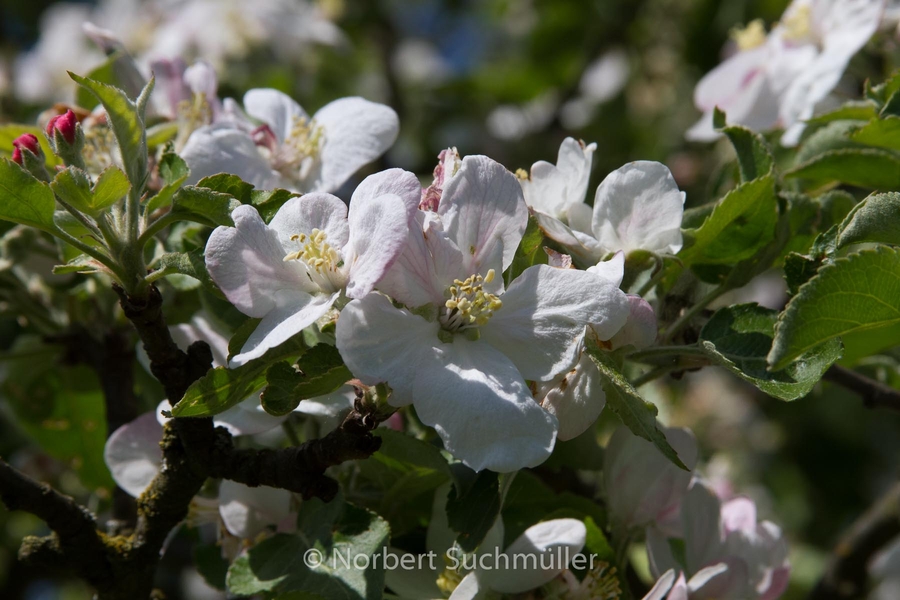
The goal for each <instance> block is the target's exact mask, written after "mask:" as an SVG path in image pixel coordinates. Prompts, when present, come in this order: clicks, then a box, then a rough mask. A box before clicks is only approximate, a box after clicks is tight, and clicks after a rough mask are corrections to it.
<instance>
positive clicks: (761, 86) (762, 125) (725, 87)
mask: <svg viewBox="0 0 900 600" xmlns="http://www.w3.org/2000/svg"><path fill="white" fill-rule="evenodd" d="M884 4H885V2H884V0H794V1H793V2H792V3H791V5H790V6H788V8H787V10H785V12H784V15H783V16H782V18H781V21H780V22H779V23H778V24H776V25H775V26H774V27H773V28H772V31H771V32H770V33H769V34H768V36H766V33H765V28H764V26H763V24H762V21H759V20H757V21H754V22H752V23H750V25H748V26H747V28H746V29H744V30H741V31H737V32H736V33H735V34H734V37H735V38H736V42H737V45H738V52H737V53H736V54H735V55H734V56H732V57H731V58H729V59H728V60H726V61H725V62H723V63H722V64H720V65H719V66H718V67H716V68H715V69H713V70H712V71H710V72H709V73H708V74H707V75H706V76H705V77H704V78H703V79H702V80H701V81H700V83H698V84H697V88H696V90H695V91H694V103H695V104H696V105H697V108H699V109H700V110H702V111H703V112H704V115H703V117H702V118H701V119H700V121H699V122H698V123H697V124H696V125H695V126H694V127H693V128H692V129H691V130H690V131H688V133H687V137H688V139H693V140H711V139H715V138H716V137H717V135H718V134H717V133H716V131H715V130H714V129H713V126H712V113H713V109H714V108H715V107H717V106H718V107H719V108H720V109H722V110H724V111H725V112H726V113H727V115H728V120H729V121H730V122H732V123H736V124H740V125H745V126H747V127H749V128H750V129H753V130H756V131H764V130H768V129H772V128H775V127H782V128H784V129H786V131H785V133H784V135H783V136H782V139H781V141H782V143H783V144H785V145H794V144H796V143H797V141H798V140H799V138H800V134H801V133H802V132H803V128H804V124H803V121H805V120H807V119H809V118H811V117H812V116H813V115H814V113H815V109H816V105H818V104H819V103H820V102H821V101H822V100H824V99H825V97H826V96H828V94H830V93H831V91H832V90H833V89H834V88H835V86H836V85H837V84H838V82H839V80H840V78H841V76H842V75H843V73H844V70H845V69H846V68H847V63H848V62H849V61H850V58H851V57H852V56H853V55H854V54H856V52H858V51H859V50H860V49H861V48H862V47H863V46H864V45H865V44H866V42H867V41H868V40H869V38H871V37H872V35H873V34H874V33H875V31H876V30H877V29H878V25H879V22H880V20H881V17H882V12H883V10H884Z"/></svg>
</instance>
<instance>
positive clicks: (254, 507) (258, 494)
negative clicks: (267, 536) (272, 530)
mask: <svg viewBox="0 0 900 600" xmlns="http://www.w3.org/2000/svg"><path fill="white" fill-rule="evenodd" d="M219 514H220V515H222V521H223V522H224V523H225V528H226V529H227V530H228V531H229V533H231V534H232V535H236V536H237V537H239V538H242V539H253V538H255V537H256V536H257V535H259V534H260V533H262V531H264V530H265V529H266V528H267V527H270V526H276V525H278V524H279V523H280V522H281V521H283V520H284V519H285V518H287V517H288V516H289V515H290V514H291V493H290V492H288V491H287V490H279V489H275V488H269V487H256V488H253V487H248V486H246V485H244V484H241V483H236V482H234V481H229V480H227V479H226V480H224V481H222V483H221V484H220V485H219Z"/></svg>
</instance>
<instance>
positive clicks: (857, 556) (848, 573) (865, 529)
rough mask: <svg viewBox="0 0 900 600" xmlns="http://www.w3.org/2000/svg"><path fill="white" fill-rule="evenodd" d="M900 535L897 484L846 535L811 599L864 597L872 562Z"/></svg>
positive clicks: (898, 485)
mask: <svg viewBox="0 0 900 600" xmlns="http://www.w3.org/2000/svg"><path fill="white" fill-rule="evenodd" d="M897 535H900V483H896V484H894V486H893V487H892V488H891V489H890V490H888V492H887V494H885V495H884V496H883V497H882V498H881V499H880V500H879V501H878V502H877V503H876V504H875V505H874V506H872V507H871V508H870V509H869V510H868V511H867V512H866V513H865V514H863V515H862V516H861V517H860V518H859V519H858V520H857V521H856V522H855V523H854V524H853V525H852V526H851V527H850V529H849V530H848V531H847V532H846V533H844V535H843V537H842V538H841V539H840V541H839V542H838V544H837V546H835V548H834V551H833V552H832V556H831V560H830V561H829V564H828V566H827V568H826V570H825V573H824V574H823V575H822V578H821V579H820V580H819V582H818V583H817V584H816V587H815V588H814V589H813V591H812V592H811V593H810V595H809V600H851V599H853V598H862V597H863V595H864V594H865V588H866V581H867V578H868V571H867V567H868V563H869V560H870V559H871V558H872V556H873V555H874V554H875V553H876V552H877V551H878V550H880V549H881V548H882V547H884V545H885V544H887V543H888V542H890V541H891V540H892V539H893V538H894V537H896V536H897Z"/></svg>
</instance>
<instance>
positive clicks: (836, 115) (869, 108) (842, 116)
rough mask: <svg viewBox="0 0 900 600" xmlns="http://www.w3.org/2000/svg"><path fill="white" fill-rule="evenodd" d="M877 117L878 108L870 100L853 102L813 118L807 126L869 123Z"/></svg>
mask: <svg viewBox="0 0 900 600" xmlns="http://www.w3.org/2000/svg"><path fill="white" fill-rule="evenodd" d="M877 116H878V106H877V105H876V104H875V103H874V102H872V101H871V100H854V101H851V102H847V103H846V104H844V105H843V106H841V107H840V108H836V109H834V110H832V111H830V112H827V113H825V114H822V115H819V116H818V117H813V118H812V119H810V120H809V121H807V123H808V124H809V125H824V124H826V123H831V122H832V121H869V120H871V119H874V118H875V117H877Z"/></svg>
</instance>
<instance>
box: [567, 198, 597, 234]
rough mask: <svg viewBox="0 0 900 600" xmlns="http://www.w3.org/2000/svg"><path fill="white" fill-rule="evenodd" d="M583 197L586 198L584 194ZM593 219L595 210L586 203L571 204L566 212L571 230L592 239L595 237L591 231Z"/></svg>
mask: <svg viewBox="0 0 900 600" xmlns="http://www.w3.org/2000/svg"><path fill="white" fill-rule="evenodd" d="M582 197H584V195H583V194H582ZM593 218H594V210H593V208H592V207H591V206H589V205H587V204H585V203H584V202H578V203H575V204H570V205H569V208H568V210H566V222H567V223H568V224H569V228H571V229H573V230H574V231H576V232H578V233H583V234H586V235H588V236H590V237H591V238H593V237H594V234H593V232H592V231H591V219H593Z"/></svg>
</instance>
